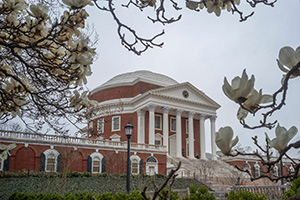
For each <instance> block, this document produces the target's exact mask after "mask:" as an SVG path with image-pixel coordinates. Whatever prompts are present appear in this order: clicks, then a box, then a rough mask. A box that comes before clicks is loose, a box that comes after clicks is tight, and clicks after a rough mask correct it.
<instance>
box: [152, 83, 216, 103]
mask: <svg viewBox="0 0 300 200" xmlns="http://www.w3.org/2000/svg"><path fill="white" fill-rule="evenodd" d="M149 92H150V94H152V95H156V96H161V97H165V98H170V99H173V100H183V101H188V102H194V103H197V104H203V105H207V106H211V107H215V108H219V107H220V105H219V104H218V103H216V102H215V101H214V100H212V99H211V98H210V97H208V96H207V95H206V94H205V93H204V92H202V91H200V90H199V89H197V88H196V87H194V86H193V85H192V84H190V83H188V82H186V83H180V84H176V85H172V86H168V87H164V88H159V89H155V90H151V91H149Z"/></svg>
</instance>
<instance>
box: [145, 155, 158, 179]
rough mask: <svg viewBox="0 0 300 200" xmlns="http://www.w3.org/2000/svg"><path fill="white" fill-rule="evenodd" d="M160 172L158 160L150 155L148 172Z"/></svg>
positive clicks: (152, 173)
mask: <svg viewBox="0 0 300 200" xmlns="http://www.w3.org/2000/svg"><path fill="white" fill-rule="evenodd" d="M157 173H158V162H157V159H156V158H155V157H153V156H150V157H148V158H147V160H146V174H147V175H155V174H157Z"/></svg>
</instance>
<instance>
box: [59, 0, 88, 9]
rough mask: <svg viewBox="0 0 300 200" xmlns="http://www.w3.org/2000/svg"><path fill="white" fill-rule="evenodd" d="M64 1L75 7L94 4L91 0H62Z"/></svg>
mask: <svg viewBox="0 0 300 200" xmlns="http://www.w3.org/2000/svg"><path fill="white" fill-rule="evenodd" d="M62 2H63V3H64V4H66V5H68V6H70V7H71V8H73V9H78V8H83V7H85V6H87V5H91V6H92V5H94V4H93V3H92V1H91V0H62Z"/></svg>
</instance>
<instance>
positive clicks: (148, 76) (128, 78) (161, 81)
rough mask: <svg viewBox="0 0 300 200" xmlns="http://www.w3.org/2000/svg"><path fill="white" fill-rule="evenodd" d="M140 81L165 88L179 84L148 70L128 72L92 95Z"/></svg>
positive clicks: (116, 77) (100, 87)
mask: <svg viewBox="0 0 300 200" xmlns="http://www.w3.org/2000/svg"><path fill="white" fill-rule="evenodd" d="M138 81H143V82H146V83H151V84H155V85H160V86H164V87H166V86H170V85H175V84H178V82H177V81H175V80H174V79H172V78H170V77H168V76H166V75H162V74H158V73H153V72H150V71H146V70H139V71H135V72H128V73H125V74H120V75H117V76H115V77H114V78H112V79H110V80H109V81H107V82H106V83H104V84H102V85H101V86H99V87H97V88H95V89H94V90H93V91H92V92H91V93H92V94H93V93H95V92H97V91H100V90H103V89H107V88H112V87H118V86H125V85H133V84H135V83H137V82H138Z"/></svg>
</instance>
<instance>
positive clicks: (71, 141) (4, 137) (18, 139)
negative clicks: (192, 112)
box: [0, 130, 167, 154]
mask: <svg viewBox="0 0 300 200" xmlns="http://www.w3.org/2000/svg"><path fill="white" fill-rule="evenodd" d="M0 140H1V141H3V142H8V143H24V144H26V143H27V144H39V143H41V144H49V145H54V146H55V145H58V146H66V145H68V146H72V147H91V148H99V149H100V148H101V149H104V148H105V149H112V150H127V141H120V142H118V141H111V140H100V139H92V138H82V137H72V136H63V135H49V134H39V133H25V132H15V131H4V130H0ZM130 148H131V150H132V151H135V150H136V151H148V152H149V151H151V152H153V153H163V154H165V153H167V148H166V147H165V146H160V145H151V144H137V143H132V142H131V143H130Z"/></svg>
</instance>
